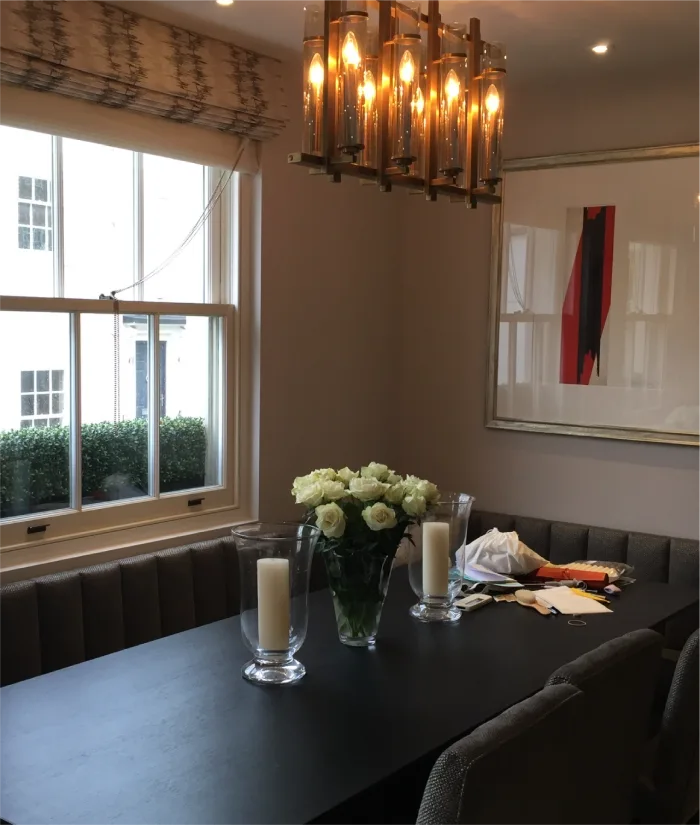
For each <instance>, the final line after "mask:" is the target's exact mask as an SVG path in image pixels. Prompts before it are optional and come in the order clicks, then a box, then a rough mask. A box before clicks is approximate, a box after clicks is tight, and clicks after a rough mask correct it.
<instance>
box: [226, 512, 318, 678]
mask: <svg viewBox="0 0 700 825" xmlns="http://www.w3.org/2000/svg"><path fill="white" fill-rule="evenodd" d="M231 532H232V533H233V536H234V539H235V542H236V551H237V555H238V563H239V567H240V590H241V633H242V635H243V642H244V643H245V645H246V647H247V648H248V649H249V650H250V651H251V652H252V654H253V659H252V660H251V661H250V662H248V663H247V664H246V665H245V666H244V667H243V677H244V678H245V679H247V680H248V681H250V682H255V683H257V684H264V685H282V684H288V683H290V682H296V681H298V680H299V679H301V678H302V676H304V674H305V673H306V669H305V668H304V665H303V664H302V663H301V662H299V661H297V659H295V658H294V654H295V653H296V652H297V651H298V650H299V648H300V647H301V646H302V644H303V643H304V639H305V638H306V628H307V623H308V595H309V577H310V573H311V562H312V559H313V553H314V548H315V546H316V542H317V541H318V538H319V536H320V534H321V533H320V530H318V528H316V527H312V526H311V525H307V524H250V525H245V526H243V527H237V528H235V529H233V530H232V531H231Z"/></svg>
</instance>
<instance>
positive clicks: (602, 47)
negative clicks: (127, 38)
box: [217, 0, 608, 54]
mask: <svg viewBox="0 0 700 825" xmlns="http://www.w3.org/2000/svg"><path fill="white" fill-rule="evenodd" d="M217 2H219V0H217ZM607 50H608V46H607V44H606V43H598V45H597V46H593V48H592V49H591V51H592V52H595V54H605V52H607Z"/></svg>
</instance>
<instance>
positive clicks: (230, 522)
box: [0, 508, 253, 584]
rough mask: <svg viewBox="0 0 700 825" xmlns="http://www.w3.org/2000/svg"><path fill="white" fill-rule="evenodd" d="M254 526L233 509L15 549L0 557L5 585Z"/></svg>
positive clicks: (219, 535)
mask: <svg viewBox="0 0 700 825" xmlns="http://www.w3.org/2000/svg"><path fill="white" fill-rule="evenodd" d="M250 521H253V519H252V518H250V517H246V515H245V514H244V513H243V512H241V510H240V509H237V508H235V509H234V508H230V509H225V510H220V511H217V512H214V513H207V514H203V515H201V516H191V517H190V518H187V519H186V520H185V519H179V520H177V521H167V522H155V523H153V524H145V525H144V524H140V525H139V526H138V527H127V528H124V529H122V530H114V531H110V532H109V533H101V534H97V535H94V536H82V537H80V538H76V539H65V540H61V541H54V542H44V543H42V544H39V543H37V544H35V545H30V546H25V547H18V548H13V549H11V550H6V551H4V552H2V553H1V554H0V573H1V574H2V582H3V584H7V583H9V582H14V581H22V580H23V579H30V578H36V577H37V576H44V575H47V574H48V573H59V572H61V571H64V570H71V569H75V568H77V567H88V566H89V565H93V564H102V563H104V562H108V561H113V560H114V559H122V558H128V557H129V556H140V555H141V554H143V553H154V552H156V551H157V550H165V549H166V548H168V547H180V546H182V545H184V544H192V543H193V542H196V541H207V540H208V539H215V538H220V537H222V536H226V535H228V533H229V530H230V529H231V527H233V526H234V525H236V524H245V523H246V522H250Z"/></svg>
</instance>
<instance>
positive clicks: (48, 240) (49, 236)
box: [46, 229, 53, 252]
mask: <svg viewBox="0 0 700 825" xmlns="http://www.w3.org/2000/svg"><path fill="white" fill-rule="evenodd" d="M46 248H47V249H48V251H49V252H53V232H52V231H51V230H50V229H49V230H47V232H46Z"/></svg>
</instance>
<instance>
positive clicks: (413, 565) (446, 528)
mask: <svg viewBox="0 0 700 825" xmlns="http://www.w3.org/2000/svg"><path fill="white" fill-rule="evenodd" d="M473 502H474V499H473V498H472V496H468V495H467V494H466V493H444V492H443V493H441V494H440V501H439V502H438V503H437V505H436V506H435V508H434V509H433V510H432V511H431V512H430V513H429V514H428V515H427V516H426V517H425V519H424V520H423V523H422V525H421V526H420V527H419V528H416V529H415V530H413V531H412V536H411V537H412V540H413V541H412V543H411V544H410V549H409V562H408V578H409V581H410V583H411V587H412V588H413V592H414V593H415V594H416V596H418V599H419V602H418V604H415V605H413V607H411V609H410V614H411V616H413V617H414V618H415V619H418V620H419V621H421V622H456V621H459V619H460V616H461V615H462V614H461V611H460V610H459V608H457V607H455V606H454V601H455V600H456V599H457V598H458V596H459V594H460V592H461V590H462V571H461V569H460V568H459V567H458V565H457V551H458V550H460V549H461V548H462V547H464V545H465V542H466V538H467V526H468V524H469V514H470V513H471V508H472V504H473Z"/></svg>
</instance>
